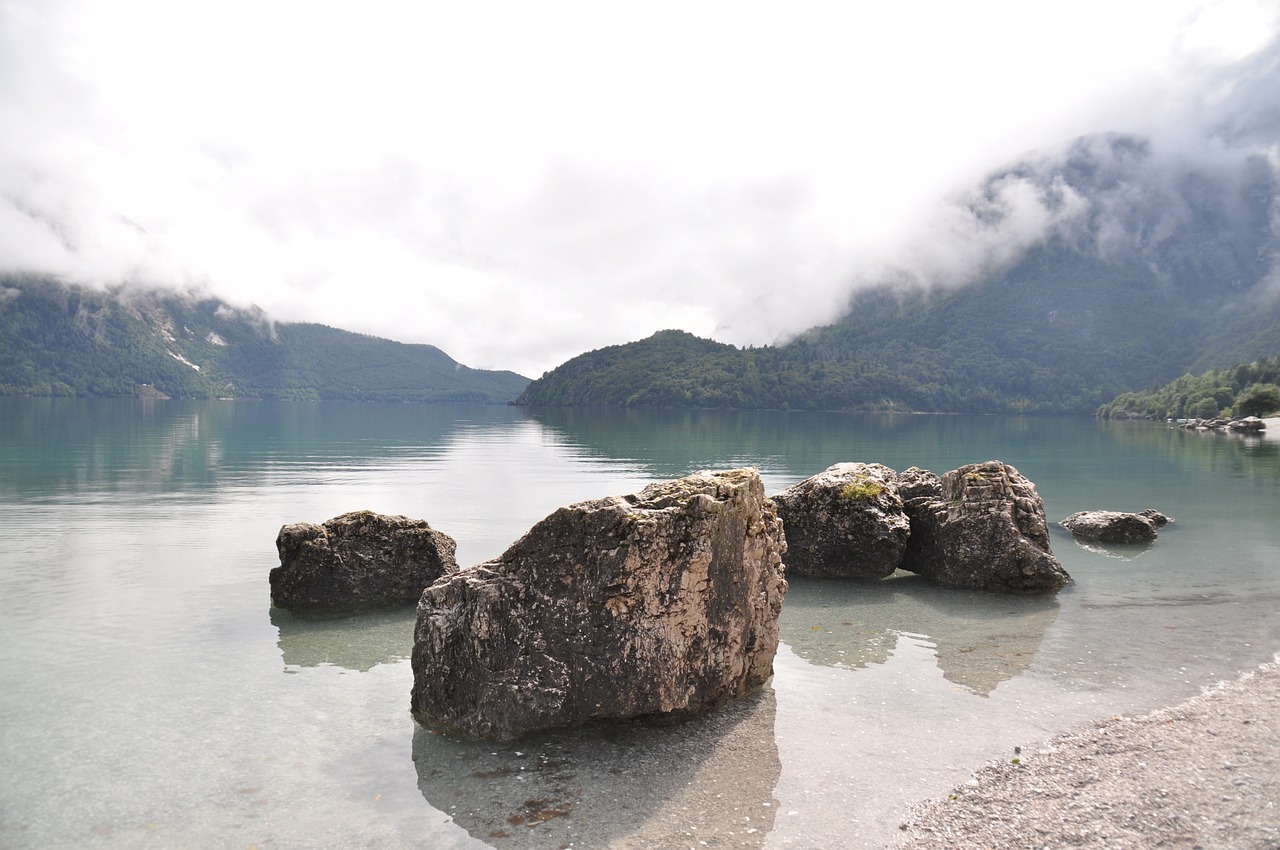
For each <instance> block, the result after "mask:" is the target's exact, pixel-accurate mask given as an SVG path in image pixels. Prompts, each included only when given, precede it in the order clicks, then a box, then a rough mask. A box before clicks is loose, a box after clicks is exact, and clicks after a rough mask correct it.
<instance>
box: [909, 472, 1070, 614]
mask: <svg viewBox="0 0 1280 850" xmlns="http://www.w3.org/2000/svg"><path fill="white" fill-rule="evenodd" d="M931 476H932V473H928V472H926V471H924V470H919V469H915V468H914V467H913V468H912V469H910V470H907V472H906V473H903V475H902V476H900V478H899V481H900V483H899V492H900V493H904V494H907V496H906V497H905V498H904V499H903V508H904V510H905V511H906V514H907V516H908V517H909V518H910V520H911V536H910V538H909V539H908V542H907V551H906V555H905V557H904V559H903V562H902V569H904V570H908V571H910V572H913V573H919V574H920V575H923V576H924V577H925V578H927V579H929V580H930V581H934V582H936V583H938V584H941V585H944V586H946V587H971V588H980V589H983V590H994V591H999V592H1003V593H1043V592H1052V591H1056V590H1059V589H1061V588H1062V587H1063V586H1065V585H1066V584H1067V582H1069V581H1070V580H1071V577H1070V576H1069V575H1068V574H1067V571H1066V570H1064V569H1063V568H1062V565H1061V564H1060V563H1059V562H1058V559H1057V558H1055V557H1054V556H1053V552H1052V551H1051V550H1050V547H1049V527H1048V523H1047V522H1046V519H1045V512H1044V500H1043V499H1041V498H1040V494H1039V493H1037V492H1036V488H1035V485H1034V484H1032V483H1031V482H1030V481H1029V480H1027V478H1025V477H1024V476H1023V475H1022V474H1021V473H1020V472H1018V470H1016V469H1014V468H1013V467H1012V466H1010V465H1008V464H1006V463H1002V462H1000V461H998V460H991V461H987V462H985V463H971V464H968V465H967V466H962V467H960V468H959V469H953V470H952V471H950V472H948V473H947V474H946V475H943V476H942V477H941V478H940V479H937V483H936V485H935V484H934V481H933V479H932V478H931Z"/></svg>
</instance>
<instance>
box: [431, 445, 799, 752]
mask: <svg viewBox="0 0 1280 850" xmlns="http://www.w3.org/2000/svg"><path fill="white" fill-rule="evenodd" d="M785 550H786V542H785V540H784V538H783V535H782V524H781V522H780V521H779V520H778V516H777V513H776V511H775V510H774V507H773V504H772V503H771V502H770V501H769V500H768V499H766V498H765V495H764V485H763V483H762V482H761V480H760V475H759V473H758V472H757V471H756V470H754V469H739V470H733V471H729V472H716V473H712V472H700V473H696V474H694V475H690V476H688V477H686V478H681V479H679V480H676V481H667V482H662V483H657V484H651V485H649V486H648V487H646V488H645V489H643V490H642V491H640V493H638V494H635V495H631V496H625V497H609V498H605V499H598V500H594V501H588V502H580V503H578V504H575V505H569V506H568V507H563V508H560V509H559V510H557V511H556V512H555V513H553V514H551V515H550V516H548V517H547V518H546V519H544V520H542V521H541V522H539V523H538V524H537V525H535V526H534V527H533V528H532V529H530V530H529V532H528V533H527V534H525V536H524V537H522V538H521V539H520V540H518V541H516V542H515V543H514V544H512V546H511V548H510V549H508V550H507V551H506V552H505V553H503V555H502V556H500V557H499V558H497V559H496V560H493V561H489V562H487V563H484V564H479V565H477V566H474V567H470V568H468V569H465V570H462V571H460V572H458V573H457V574H455V575H452V576H447V577H445V578H443V579H441V580H440V581H438V582H436V583H435V584H434V585H432V586H431V587H429V588H428V589H427V590H426V592H424V593H423V594H422V601H421V602H420V603H419V605H418V621H417V626H416V629H415V633H414V647H413V675H414V684H413V695H412V709H413V713H414V716H415V717H417V719H418V720H420V721H421V722H422V723H424V724H426V725H428V726H432V727H435V728H441V729H447V730H455V731H459V732H462V733H464V734H466V735H469V736H472V737H479V738H494V739H512V738H516V737H519V736H521V735H523V734H525V733H528V732H532V731H535V730H540V729H552V728H560V727H571V726H577V725H581V724H584V723H589V722H592V721H596V720H606V719H615V720H620V719H629V718H640V717H665V718H669V719H683V718H686V717H692V716H694V715H697V714H700V713H702V712H705V711H708V710H710V709H712V708H714V707H716V706H717V705H719V704H721V703H724V702H725V701H726V700H730V699H733V698H735V697H738V696H741V695H743V694H745V693H747V692H749V691H751V690H752V689H754V688H756V687H758V686H759V685H761V684H763V683H764V682H765V681H766V680H767V679H768V678H769V676H771V675H772V673H773V658H774V654H775V652H776V651H777V647H778V613H779V612H780V611H781V609H782V599H783V596H784V594H785V593H786V586H787V585H786V581H785V580H784V578H783V566H782V554H783V552H784V551H785Z"/></svg>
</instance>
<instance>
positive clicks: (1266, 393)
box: [1235, 384, 1280, 416]
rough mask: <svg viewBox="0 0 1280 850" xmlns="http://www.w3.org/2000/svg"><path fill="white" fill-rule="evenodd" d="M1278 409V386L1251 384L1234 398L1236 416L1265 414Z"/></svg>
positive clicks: (1279, 404) (1279, 392) (1279, 388)
mask: <svg viewBox="0 0 1280 850" xmlns="http://www.w3.org/2000/svg"><path fill="white" fill-rule="evenodd" d="M1278 410H1280V386H1277V385H1275V384H1253V385H1251V386H1249V387H1246V388H1245V390H1244V391H1243V392H1241V393H1240V395H1239V396H1238V397H1237V398H1236V404H1235V413H1236V415H1237V416H1266V415H1267V414H1268V413H1275V412H1276V411H1278Z"/></svg>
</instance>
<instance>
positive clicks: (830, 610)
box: [0, 398, 1280, 848]
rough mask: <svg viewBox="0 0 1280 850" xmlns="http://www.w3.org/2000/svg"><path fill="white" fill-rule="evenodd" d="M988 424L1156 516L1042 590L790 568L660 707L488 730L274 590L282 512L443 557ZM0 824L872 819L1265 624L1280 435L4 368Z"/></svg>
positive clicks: (852, 833) (837, 831)
mask: <svg viewBox="0 0 1280 850" xmlns="http://www.w3.org/2000/svg"><path fill="white" fill-rule="evenodd" d="M993 458H997V459H1000V460H1003V461H1005V462H1007V463H1011V464H1013V465H1014V466H1016V467H1017V468H1018V469H1019V470H1020V471H1021V472H1022V473H1023V474H1024V475H1026V476H1027V477H1028V478H1030V479H1031V480H1032V481H1033V482H1035V484H1036V486H1037V488H1038V490H1039V492H1040V494H1041V496H1043V498H1044V501H1045V505H1046V509H1047V513H1048V517H1049V520H1050V522H1051V523H1056V522H1057V521H1058V520H1060V519H1062V518H1063V517H1066V516H1067V515H1068V514H1070V513H1073V512H1075V511H1077V510H1083V509H1087V508H1106V509H1114V510H1140V509H1143V508H1148V507H1153V508H1157V509H1159V510H1161V511H1163V512H1164V513H1166V514H1168V515H1170V516H1172V517H1174V518H1175V520H1176V522H1174V523H1173V524H1172V525H1170V526H1168V527H1166V528H1165V529H1163V530H1162V531H1161V532H1160V537H1159V540H1158V541H1157V542H1156V543H1155V544H1154V545H1153V546H1150V547H1146V548H1143V547H1129V548H1111V549H1099V548H1093V549H1091V548H1087V547H1084V546H1081V545H1079V544H1077V543H1075V542H1074V541H1073V540H1072V539H1071V537H1070V536H1069V535H1067V534H1066V533H1065V532H1064V531H1063V530H1062V529H1061V528H1058V527H1057V526H1056V525H1054V526H1053V535H1052V543H1053V549H1054V553H1055V554H1056V555H1057V556H1058V557H1059V559H1060V560H1061V561H1062V563H1063V565H1064V566H1065V567H1066V568H1067V570H1068V571H1069V572H1070V573H1071V574H1072V576H1073V577H1074V579H1075V581H1074V583H1073V584H1072V585H1070V586H1068V587H1067V588H1066V589H1065V590H1063V591H1062V592H1061V593H1059V594H1057V595H1056V596H1051V597H1007V596H994V595H987V594H983V593H975V592H968V591H956V590H942V589H938V588H934V587H932V586H930V585H927V584H925V583H923V582H922V581H920V580H918V579H917V578H915V577H912V576H907V575H897V576H895V577H893V578H890V579H887V580H885V581H882V582H877V583H854V582H839V581H826V582H822V581H814V580H805V579H802V578H793V579H792V580H791V587H790V590H789V592H788V596H787V600H786V604H785V606H784V609H783V614H782V622H781V631H782V646H781V647H780V649H779V652H778V657H777V660H776V664H775V675H774V678H773V680H772V682H771V683H770V684H769V685H768V686H766V687H765V688H764V689H762V690H761V691H759V692H758V693H756V694H755V695H753V696H752V697H750V698H748V699H745V700H742V701H740V702H738V703H736V704H734V705H732V706H730V707H728V708H726V709H724V710H722V711H720V712H718V713H716V714H714V715H711V716H709V717H706V718H703V719H701V720H697V721H693V722H691V723H687V724H684V725H681V726H676V727H663V728H631V727H623V728H616V727H614V728H601V729H592V730H586V731H579V732H575V733H571V734H570V733H560V734H549V735H543V736H538V737H536V738H531V739H527V740H524V741H520V742H516V743H514V744H502V745H494V744H484V743H478V744H477V743H472V742H466V741H459V740H454V739H450V738H447V737H445V736H440V735H433V734H431V733H430V732H428V731H426V730H424V729H421V728H419V727H417V726H416V725H415V723H414V721H413V720H412V718H411V717H410V715H409V690H410V687H411V683H412V671H411V670H410V666H409V661H408V657H409V653H410V649H411V643H412V627H413V614H412V612H411V611H393V612H385V613H378V614H371V615H365V616H360V617H349V618H339V619H330V620H304V619H298V618H296V617H293V616H291V615H289V614H287V613H285V612H282V611H277V610H274V609H273V608H272V607H271V602H270V594H269V588H268V584H267V574H268V572H269V571H270V570H271V568H272V567H274V566H276V565H277V563H278V559H277V556H276V552H275V545H274V543H275V536H276V533H277V531H278V530H279V528H280V526H281V525H283V524H285V523H289V522H295V521H300V520H306V521H311V522H320V521H323V520H325V519H328V518H329V517H332V516H335V515H337V514H340V513H344V512H346V511H350V510H355V509H361V508H368V509H372V510H375V511H380V512H384V513H397V514H405V515H407V516H410V517H420V518H425V519H427V520H428V521H430V523H431V524H432V525H433V526H434V527H435V528H438V529H440V530H441V531H444V532H445V533H447V534H449V535H451V536H453V537H454V538H455V539H456V540H457V542H458V561H459V563H460V564H462V565H464V566H465V565H470V564H474V563H478V562H480V561H483V560H485V559H488V558H491V557H494V556H496V555H498V554H500V553H501V552H502V551H503V550H504V549H505V548H506V547H507V546H508V545H509V544H510V543H512V542H513V541H514V540H515V539H516V538H518V537H519V536H520V535H521V534H523V533H524V531H525V530H527V529H528V528H529V527H530V526H531V525H533V524H534V523H535V522H537V521H538V520H539V519H541V518H542V517H543V516H545V515H547V514H548V513H550V512H551V511H552V510H553V509H555V508H556V507H558V506H560V505H562V504H567V503H570V502H574V501H580V500H584V499H591V498H596V497H600V496H605V495H610V494H625V493H630V492H634V491H636V490H638V489H639V488H641V487H642V486H644V485H645V484H647V483H649V482H652V481H656V480H663V479H667V478H674V477H679V476H681V475H684V474H686V473H688V472H691V471H694V470H698V469H725V468H732V467H739V466H755V467H758V468H759V469H760V471H761V474H762V476H763V478H764V480H765V485H766V488H767V489H768V491H769V492H770V493H774V492H777V491H778V490H780V489H782V488H784V487H786V486H789V485H790V484H793V483H795V482H797V481H799V480H802V479H803V478H806V477H808V476H810V475H812V474H814V473H817V472H819V471H821V470H822V469H824V468H826V467H827V466H829V465H831V464H833V463H837V462H841V461H867V462H878V463H884V464H887V465H889V466H891V467H893V468H895V469H898V470H902V469H905V468H907V467H910V466H921V467H925V468H928V469H932V470H933V471H935V472H937V473H939V474H941V473H943V472H945V471H947V470H949V469H953V468H955V467H957V466H960V465H963V464H965V463H970V462H975V461H983V460H989V459H993ZM0 499H2V500H3V505H2V506H0V511H2V514H0V515H2V516H3V517H4V520H3V522H0V600H3V606H4V616H3V617H2V618H0V767H2V768H3V774H4V777H5V779H4V782H3V783H2V784H0V846H3V847H14V848H18V847H39V848H73V847H74V848H81V847H148V848H150V847H233V848H234V847H239V848H253V847H256V848H292V847H298V848H304V847H305V848H314V847H334V848H339V847H341V848H349V847H375V848H383V847H386V848H484V847H496V848H503V847H513V848H515V847H520V848H523V847H536V848H544V847H545V848H560V847H578V848H596V847H635V848H640V847H646V848H647V847H652V848H672V847H686V846H687V847H692V848H701V847H755V848H831V847H851V848H857V847H882V846H884V845H885V844H887V843H889V842H891V841H893V839H894V837H895V835H896V833H897V824H898V823H899V822H900V820H901V819H902V816H903V814H904V812H905V811H906V809H907V807H908V806H909V805H910V804H911V803H912V802H914V801H916V800H919V799H922V798H925V797H935V796H941V795H945V794H946V793H947V791H948V790H949V789H950V788H951V787H952V786H954V785H955V784H958V783H961V782H963V781H965V780H966V779H967V778H968V776H969V775H970V773H971V772H972V771H973V770H974V769H975V768H977V767H979V766H980V765H981V764H983V763H984V762H986V761H989V760H992V759H1003V758H1011V757H1012V756H1013V751H1014V747H1015V746H1021V747H1024V748H1030V749H1034V748H1035V745H1036V744H1037V742H1040V741H1043V740H1044V739H1045V738H1047V737H1049V736H1051V735H1053V734H1055V733H1057V732H1059V731H1063V730H1066V729H1071V728H1076V727H1079V726H1081V725H1084V724H1087V723H1088V722H1090V721H1091V720H1094V719H1098V718H1102V717H1107V716H1110V715H1114V714H1122V713H1123V714H1128V713H1134V712H1140V711H1144V710H1147V709H1150V708H1154V707H1157V706H1160V705H1165V704H1169V703H1172V702H1175V701H1179V700H1181V699H1183V698H1185V697H1188V696H1190V695H1193V694H1195V693H1196V692H1198V691H1199V689H1200V688H1201V687H1203V686H1205V685H1207V684H1210V683H1212V682H1214V681H1216V680H1219V679H1222V678H1229V677H1234V676H1235V674H1236V673H1238V672H1239V671H1243V670H1246V669H1249V668H1251V667H1253V666H1256V665H1257V664H1259V663H1262V662H1265V661H1269V660H1272V659H1273V657H1274V655H1275V653H1276V651H1277V650H1280V613H1278V612H1280V533H1278V532H1277V517H1280V441H1276V440H1274V439H1272V440H1257V439H1243V438H1236V437H1228V436H1221V435H1206V434H1198V433H1185V432H1182V431H1178V430H1176V429H1170V428H1168V427H1166V426H1165V425H1163V424H1159V423H1099V422H1095V421H1092V420H1088V419H1053V418H1019V417H961V416H906V415H901V416H889V415H841V414H815V413H780V412H779V413H748V412H698V411H607V410H606V411H598V410H550V411H536V412H530V411H527V410H523V409H519V408H509V407H454V406H407V405H406V406H390V405H388V406H378V405H355V404H337V403H332V404H329V403H320V404H285V403H267V402H242V401H237V402H231V401H221V402H185V401H140V400H79V399H12V398H0Z"/></svg>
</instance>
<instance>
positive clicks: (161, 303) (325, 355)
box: [0, 276, 529, 404]
mask: <svg viewBox="0 0 1280 850" xmlns="http://www.w3.org/2000/svg"><path fill="white" fill-rule="evenodd" d="M528 382H529V381H528V378H524V377H522V376H520V375H517V374H515V373H513V372H496V371H486V370H482V369H470V368H468V367H466V366H463V365H462V364H460V363H458V362H456V361H455V360H453V358H451V357H449V356H448V355H447V354H445V353H444V352H443V351H441V350H440V349H438V348H436V347H435V346H431V345H406V344H403V343H399V342H392V341H390V340H385V339H379V338H377V337H372V336H366V335H364V334H356V333H350V332H348V331H342V330H338V329H336V328H331V327H327V326H325V325H316V324H305V323H296V324H295V323H284V322H273V321H271V320H270V319H269V318H268V317H267V316H266V315H265V314H264V313H263V312H262V311H261V310H259V309H257V308H250V309H238V308H234V307H232V306H230V305H228V304H226V303H224V302H222V301H220V300H218V299H216V298H212V297H203V296H197V295H191V294H179V293H174V292H169V291H161V290H150V291H144V290H135V289H128V288H122V287H120V288H115V289H111V290H106V291H103V290H99V289H93V288H88V287H84V286H79V285H72V284H65V283H62V282H60V281H57V280H52V279H49V278H41V277H21V276H10V277H5V278H0V395H65V396H70V395H86V396H129V395H138V394H144V395H163V396H171V397H181V398H215V397H235V398H274V399H297V400H314V399H350V400H355V401H409V402H468V403H482V404H505V403H507V402H509V401H511V400H512V399H514V398H515V397H516V396H517V395H519V393H520V392H521V390H523V389H524V387H525V385H527V384H528Z"/></svg>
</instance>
